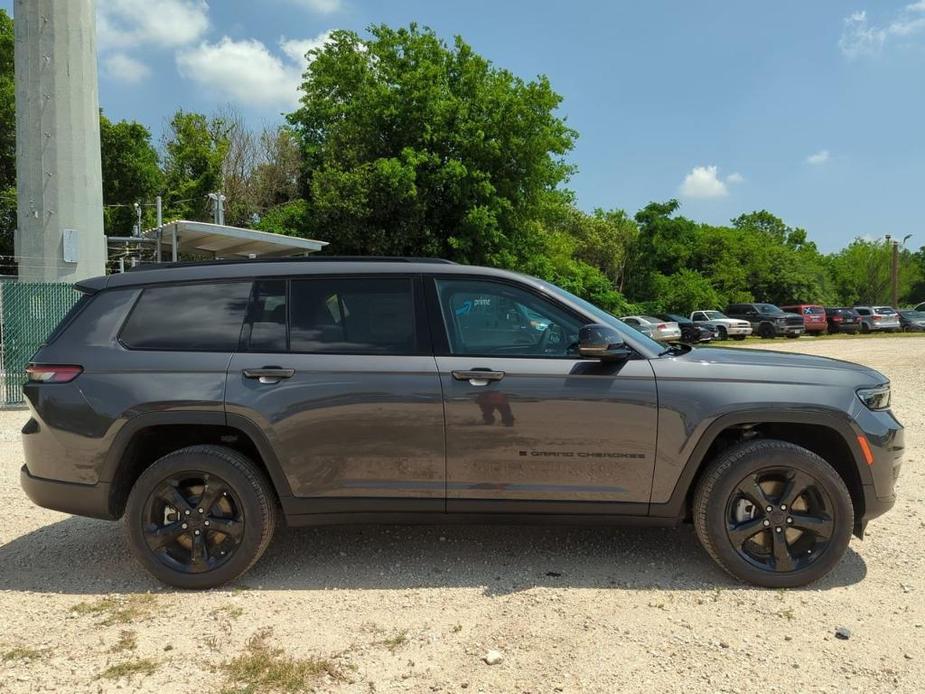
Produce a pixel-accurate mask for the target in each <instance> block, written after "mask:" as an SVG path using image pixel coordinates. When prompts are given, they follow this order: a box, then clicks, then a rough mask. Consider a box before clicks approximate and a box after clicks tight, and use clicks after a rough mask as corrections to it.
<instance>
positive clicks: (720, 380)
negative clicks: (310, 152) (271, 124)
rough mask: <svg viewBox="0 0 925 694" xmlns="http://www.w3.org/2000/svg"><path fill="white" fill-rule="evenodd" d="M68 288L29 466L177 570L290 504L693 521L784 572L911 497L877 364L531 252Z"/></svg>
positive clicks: (30, 424)
mask: <svg viewBox="0 0 925 694" xmlns="http://www.w3.org/2000/svg"><path fill="white" fill-rule="evenodd" d="M76 286H77V288H78V289H79V290H80V291H81V292H82V293H83V298H82V299H81V300H80V302H79V304H78V305H77V307H76V309H75V310H74V311H72V312H71V313H70V314H69V315H68V317H66V318H65V319H64V320H63V321H62V322H61V324H60V325H59V327H58V328H57V329H56V330H55V331H54V332H53V333H52V335H51V337H50V338H49V339H48V343H47V344H45V345H44V346H42V347H41V348H40V349H39V350H38V351H37V352H36V354H35V355H34V357H33V361H32V363H31V364H30V365H29V367H28V379H29V380H28V383H26V385H25V386H24V394H25V397H26V400H27V402H28V405H29V418H28V420H27V422H26V423H25V426H24V427H23V429H22V442H23V452H24V457H25V465H24V466H23V467H22V470H21V473H20V479H21V484H22V487H23V489H24V490H25V492H26V494H27V495H28V496H29V498H30V499H32V500H33V501H34V502H35V503H36V504H38V505H40V506H44V507H47V508H51V509H55V510H58V511H64V512H66V513H74V514H78V515H83V516H90V517H94V518H104V519H119V518H122V519H124V525H125V530H126V535H127V539H128V546H129V548H130V550H131V552H132V553H133V554H134V555H135V557H136V558H137V559H138V561H139V562H140V563H141V564H142V565H143V566H144V567H145V568H146V569H147V570H148V571H150V572H151V573H152V574H153V575H154V576H156V577H157V578H158V579H160V580H161V581H164V582H165V583H168V584H170V585H173V586H178V587H181V588H187V589H189V588H209V587H212V586H216V585H220V584H222V583H225V582H227V581H231V580H234V579H235V578H237V577H238V576H240V575H241V574H242V573H244V572H245V571H247V570H248V569H249V568H250V567H251V566H253V564H254V563H255V562H256V561H257V560H258V559H259V557H260V556H261V554H262V553H263V551H264V550H265V549H266V547H267V545H268V544H269V542H270V539H271V537H272V536H273V531H274V528H275V525H276V522H277V519H279V520H281V521H283V522H285V523H286V524H287V525H289V526H302V525H313V524H327V523H332V522H333V523H339V522H347V523H350V522H358V521H359V522H364V523H368V522H372V521H382V522H395V521H400V522H414V521H418V522H430V523H445V522H447V521H449V520H454V521H469V522H476V523H486V522H505V521H520V522H523V520H524V519H525V518H527V519H529V520H530V521H531V522H535V523H538V522H545V523H562V522H575V521H578V520H581V519H582V518H583V519H586V520H587V522H590V523H594V522H598V523H599V522H601V521H602V520H605V521H608V522H614V523H630V524H632V523H636V524H639V523H644V524H647V525H664V526H674V525H677V524H678V523H682V522H684V521H685V520H687V519H690V520H692V521H693V524H694V528H695V530H696V533H697V536H698V537H699V538H700V541H701V542H702V544H703V546H704V547H705V548H706V550H707V552H708V553H709V554H710V556H711V557H713V559H714V560H716V562H718V563H719V565H720V566H722V567H723V568H724V569H725V570H727V571H728V572H729V573H731V574H732V575H733V576H736V577H738V578H739V579H741V580H744V581H750V582H752V583H756V584H758V585H762V586H770V587H781V588H782V587H793V586H798V585H803V584H805V583H808V582H810V581H813V580H816V579H818V578H820V577H822V576H824V575H825V574H827V573H828V572H829V571H831V570H832V568H833V567H834V566H835V565H836V564H838V562H839V560H840V559H841V557H842V556H843V554H844V552H845V550H846V549H847V547H848V543H849V540H850V538H851V535H852V533H854V534H856V535H858V536H863V534H864V530H865V527H866V526H867V523H868V522H869V521H870V520H871V519H872V518H875V517H877V516H879V515H880V514H882V513H884V512H886V511H887V510H888V509H889V508H890V507H891V506H892V505H893V503H894V499H895V496H894V483H895V481H896V478H897V474H898V471H899V467H900V460H901V455H902V451H903V427H902V426H901V425H900V424H899V423H898V422H897V420H896V419H895V417H894V416H893V414H892V413H891V412H890V409H889V407H890V384H889V381H888V380H887V379H886V377H885V376H883V375H882V374H880V373H878V372H877V371H874V370H873V369H870V368H867V367H865V366H860V365H855V364H850V363H847V362H841V361H832V360H830V359H826V358H824V357H817V356H809V355H804V354H801V355H796V354H781V353H777V352H770V351H768V352H763V351H755V350H747V351H742V350H724V349H713V348H710V347H704V348H702V349H692V348H690V347H689V346H687V345H680V344H675V345H673V346H670V347H666V345H665V343H662V342H656V341H654V340H651V339H649V338H647V337H645V336H644V335H642V334H641V333H639V332H637V331H635V330H632V329H631V328H629V327H628V326H627V325H625V324H624V323H622V322H621V321H619V320H617V319H616V318H614V317H613V316H612V315H610V314H609V313H607V312H605V311H603V310H601V309H599V308H597V307H595V306H593V305H592V304H590V303H588V302H587V301H585V300H583V299H580V298H578V297H576V296H574V295H572V294H570V293H568V292H566V291H564V290H562V289H560V288H558V287H556V286H554V285H552V284H549V283H548V282H544V281H542V280H538V279H535V278H530V277H526V276H524V275H521V274H519V273H515V272H508V271H505V270H496V269H491V268H481V267H468V266H465V265H456V264H448V263H445V262H440V261H422V260H420V259H417V260H413V259H407V260H401V259H395V260H394V261H389V262H386V261H382V260H381V259H379V261H377V262H371V261H362V260H356V259H353V260H348V259H337V258H318V259H314V258H306V259H304V260H290V259H287V260H279V261H269V260H268V261H257V260H254V261H229V262H218V263H215V262H213V263H202V264H195V263H194V264H183V265H165V266H163V267H157V268H146V269H142V270H137V271H132V272H126V273H124V274H113V275H109V276H107V277H97V278H94V279H88V280H81V281H79V282H78V283H77V285H76ZM858 403H860V404H858ZM492 427H504V428H505V431H500V430H499V431H497V432H495V433H492V431H491V429H492ZM480 428H481V430H480ZM508 431H509V433H508ZM656 433H657V435H656ZM36 550H37V552H40V551H41V547H40V546H39V547H37V548H36ZM283 554H285V553H283ZM613 560H614V561H626V557H619V558H613ZM307 566H308V567H309V569H308V570H309V571H310V570H311V562H308V564H307ZM676 568H677V567H675V569H676ZM66 570H67V567H66V566H63V567H62V571H66ZM106 570H107V569H106V567H101V568H100V571H101V573H102V572H104V571H106Z"/></svg>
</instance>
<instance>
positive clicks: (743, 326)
mask: <svg viewBox="0 0 925 694" xmlns="http://www.w3.org/2000/svg"><path fill="white" fill-rule="evenodd" d="M691 320H692V321H694V323H696V324H697V325H709V326H710V327H711V328H713V329H714V330H715V331H716V339H717V340H725V339H726V338H728V337H731V338H732V339H733V340H744V339H745V338H746V337H748V336H749V335H751V334H752V324H751V323H749V322H748V321H745V320H738V319H737V318H729V317H728V316H727V315H725V314H724V313H722V312H720V311H694V312H693V313H692V314H691Z"/></svg>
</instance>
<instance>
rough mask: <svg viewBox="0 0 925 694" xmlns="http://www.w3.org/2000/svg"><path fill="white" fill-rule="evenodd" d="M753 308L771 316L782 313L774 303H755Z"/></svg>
mask: <svg viewBox="0 0 925 694" xmlns="http://www.w3.org/2000/svg"><path fill="white" fill-rule="evenodd" d="M755 308H756V309H757V310H758V312H759V313H765V314H769V315H772V316H776V315H777V314H779V313H783V311H781V310H780V309H779V308H777V306H775V305H774V304H755Z"/></svg>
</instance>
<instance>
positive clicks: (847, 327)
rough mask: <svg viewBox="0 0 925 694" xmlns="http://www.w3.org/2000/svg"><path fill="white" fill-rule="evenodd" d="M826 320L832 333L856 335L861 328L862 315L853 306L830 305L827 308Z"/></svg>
mask: <svg viewBox="0 0 925 694" xmlns="http://www.w3.org/2000/svg"><path fill="white" fill-rule="evenodd" d="M825 320H826V323H827V324H828V326H829V332H830V333H833V334H834V333H850V334H851V335H854V334H855V333H857V331H858V330H860V329H861V316H860V314H859V313H858V312H857V311H855V310H854V309H853V308H848V307H847V306H842V307H834V306H833V307H828V308H826V309H825Z"/></svg>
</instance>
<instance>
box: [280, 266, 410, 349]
mask: <svg viewBox="0 0 925 694" xmlns="http://www.w3.org/2000/svg"><path fill="white" fill-rule="evenodd" d="M289 302H290V306H289V320H290V325H289V349H290V351H292V352H306V353H312V354H393V355H409V354H416V353H417V348H416V336H415V320H414V293H413V289H412V283H411V280H410V279H407V278H403V277H396V278H392V277H387V278H356V279H353V278H317V279H305V280H292V282H291V286H290V290H289Z"/></svg>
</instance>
